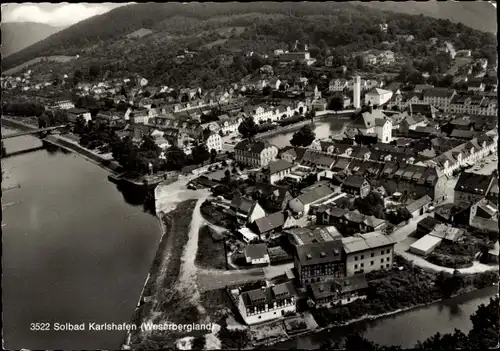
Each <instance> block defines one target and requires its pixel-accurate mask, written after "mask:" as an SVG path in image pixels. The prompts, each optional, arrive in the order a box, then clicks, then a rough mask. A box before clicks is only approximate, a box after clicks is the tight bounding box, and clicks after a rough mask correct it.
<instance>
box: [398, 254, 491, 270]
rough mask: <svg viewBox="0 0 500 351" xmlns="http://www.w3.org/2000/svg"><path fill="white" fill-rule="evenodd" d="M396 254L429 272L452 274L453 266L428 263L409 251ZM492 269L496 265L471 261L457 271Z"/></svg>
mask: <svg viewBox="0 0 500 351" xmlns="http://www.w3.org/2000/svg"><path fill="white" fill-rule="evenodd" d="M398 254H399V255H401V256H403V257H404V258H405V259H407V260H408V261H411V262H413V263H414V264H415V266H418V267H420V268H423V269H425V270H427V271H431V272H440V271H444V272H447V273H452V274H453V271H454V270H455V269H454V268H448V267H442V266H438V265H435V264H433V263H430V262H429V261H427V260H425V259H424V258H422V257H420V256H417V255H414V254H411V253H409V252H398ZM494 270H498V266H490V265H486V264H482V263H479V262H477V261H474V262H473V263H472V266H471V267H468V268H459V269H458V271H459V272H460V273H462V274H474V273H482V272H487V271H494Z"/></svg>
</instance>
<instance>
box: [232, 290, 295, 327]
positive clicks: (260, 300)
mask: <svg viewBox="0 0 500 351" xmlns="http://www.w3.org/2000/svg"><path fill="white" fill-rule="evenodd" d="M230 293H231V296H232V297H233V299H234V300H235V302H236V306H237V307H238V310H239V312H240V314H241V316H242V318H243V320H244V321H245V323H246V324H248V325H253V324H258V323H263V322H267V321H270V320H273V319H277V318H282V317H283V316H284V315H285V314H288V313H292V314H293V313H295V312H296V310H297V308H296V301H295V297H294V295H293V294H294V288H293V284H292V283H291V282H286V283H282V284H276V285H274V286H263V287H261V288H257V289H253V290H249V291H241V288H239V289H238V288H235V289H232V290H231V291H230Z"/></svg>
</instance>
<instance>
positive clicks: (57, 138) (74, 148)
mask: <svg viewBox="0 0 500 351" xmlns="http://www.w3.org/2000/svg"><path fill="white" fill-rule="evenodd" d="M1 121H2V125H5V126H7V127H10V128H13V129H17V130H21V131H33V130H36V129H37V127H36V126H33V125H30V124H27V123H24V122H22V121H18V120H14V119H12V118H8V117H5V116H2V120H1ZM42 142H46V143H49V144H51V145H54V146H57V147H60V148H62V149H64V150H66V151H69V152H73V153H75V154H78V155H79V156H81V157H83V158H84V159H86V160H87V161H90V162H92V163H94V164H96V165H97V166H99V167H101V168H103V169H104V170H106V171H108V172H110V173H111V174H112V175H114V176H116V175H119V174H120V173H122V172H123V170H122V167H121V166H120V165H119V164H118V163H117V162H116V161H114V160H113V158H112V157H105V155H102V154H98V153H96V152H94V151H92V150H89V149H87V148H84V147H83V146H81V145H79V144H78V143H77V142H75V141H74V140H71V139H69V138H66V137H64V136H63V135H48V136H47V137H45V138H43V139H42ZM168 179H169V178H168V174H162V175H154V176H149V175H147V176H144V177H139V178H130V177H126V176H122V177H120V178H119V179H118V181H119V182H121V183H123V184H125V185H131V186H137V187H143V186H144V185H146V186H147V187H148V189H153V188H155V187H156V186H157V185H158V184H160V183H161V182H162V181H165V180H168Z"/></svg>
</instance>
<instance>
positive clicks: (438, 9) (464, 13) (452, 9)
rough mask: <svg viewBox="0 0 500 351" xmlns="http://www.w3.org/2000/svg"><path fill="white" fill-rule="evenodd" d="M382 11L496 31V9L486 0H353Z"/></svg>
mask: <svg viewBox="0 0 500 351" xmlns="http://www.w3.org/2000/svg"><path fill="white" fill-rule="evenodd" d="M353 3H355V4H359V5H362V6H366V7H369V8H372V9H377V10H382V11H393V12H398V13H407V14H410V15H419V14H422V15H424V16H429V17H434V18H441V19H448V20H450V21H451V22H461V23H462V24H464V25H466V26H468V27H471V28H474V29H477V30H481V31H483V32H489V33H497V11H496V8H495V7H494V5H492V4H490V3H489V2H488V1H435V0H433V1H405V2H395V1H369V2H360V1H355V2H353Z"/></svg>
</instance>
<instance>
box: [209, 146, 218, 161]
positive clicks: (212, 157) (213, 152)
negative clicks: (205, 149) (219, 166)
mask: <svg viewBox="0 0 500 351" xmlns="http://www.w3.org/2000/svg"><path fill="white" fill-rule="evenodd" d="M216 158H217V150H215V149H212V150H210V162H211V163H215V159H216Z"/></svg>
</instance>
